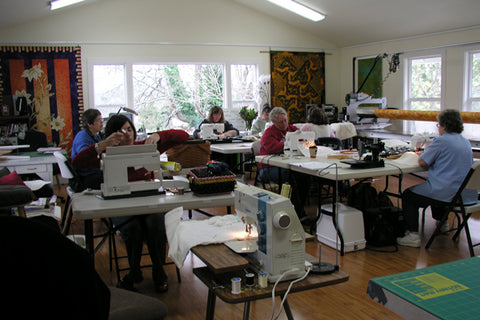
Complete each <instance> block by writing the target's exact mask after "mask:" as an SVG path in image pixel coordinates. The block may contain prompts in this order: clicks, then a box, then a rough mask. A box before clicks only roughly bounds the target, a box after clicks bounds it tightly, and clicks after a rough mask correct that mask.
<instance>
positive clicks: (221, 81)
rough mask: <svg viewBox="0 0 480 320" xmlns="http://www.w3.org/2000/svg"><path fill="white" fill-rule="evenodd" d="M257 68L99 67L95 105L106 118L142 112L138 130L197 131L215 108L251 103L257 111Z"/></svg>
mask: <svg viewBox="0 0 480 320" xmlns="http://www.w3.org/2000/svg"><path fill="white" fill-rule="evenodd" d="M257 70H258V66H257V65H255V64H215V63H211V64H209V63H202V64H162V63H148V64H141V63H138V64H136V63H131V64H125V65H120V64H119V65H99V64H94V65H93V84H94V85H93V90H94V106H93V107H94V108H97V109H99V110H100V111H101V112H102V114H103V115H104V116H106V115H108V114H110V113H112V112H117V111H118V110H119V108H120V107H122V106H127V107H129V108H131V109H133V110H135V111H136V112H137V113H138V115H136V116H135V120H134V121H135V126H136V127H137V129H138V128H140V127H141V126H144V127H145V129H146V130H147V131H149V132H151V131H156V130H164V129H171V128H180V129H184V130H186V131H187V132H189V133H192V132H193V130H194V129H195V127H196V126H197V125H198V124H199V123H200V122H201V121H202V120H203V119H204V118H206V117H207V115H208V110H209V109H210V107H211V106H213V105H219V106H221V107H222V108H223V109H224V110H225V111H226V113H227V112H228V111H229V109H232V110H237V109H240V108H241V107H242V106H245V105H246V106H249V107H255V108H257V107H258V106H257V105H256V102H255V97H256V92H255V90H256V85H255V84H256V83H257V77H258V75H257V74H258V72H257ZM127 101H128V102H127ZM130 101H131V102H130ZM237 113H238V112H230V114H229V116H230V117H231V116H233V115H236V114H237ZM229 121H231V119H230V118H229Z"/></svg>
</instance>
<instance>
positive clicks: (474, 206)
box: [425, 161, 480, 257]
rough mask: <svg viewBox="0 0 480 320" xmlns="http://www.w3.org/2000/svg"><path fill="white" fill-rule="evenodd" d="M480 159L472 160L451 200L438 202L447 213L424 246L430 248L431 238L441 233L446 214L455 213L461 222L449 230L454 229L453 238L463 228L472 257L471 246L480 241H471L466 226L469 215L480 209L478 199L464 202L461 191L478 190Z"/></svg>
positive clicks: (454, 238) (479, 183)
mask: <svg viewBox="0 0 480 320" xmlns="http://www.w3.org/2000/svg"><path fill="white" fill-rule="evenodd" d="M479 166H480V161H474V163H473V165H472V167H471V168H470V171H469V172H468V174H467V176H466V177H465V179H464V180H463V183H462V184H461V186H460V188H459V189H458V191H457V193H456V194H455V196H454V197H453V199H452V201H450V202H449V203H446V202H440V201H439V203H438V204H440V205H442V204H443V205H444V206H446V207H447V208H448V211H447V213H446V214H445V215H444V216H443V217H442V219H441V220H440V221H439V223H437V226H436V228H435V231H434V232H433V234H432V236H431V237H430V239H429V240H428V242H427V245H426V246H425V248H426V249H428V248H430V246H431V244H432V242H433V240H434V239H435V237H436V236H437V235H439V234H441V233H442V232H441V230H440V228H441V226H442V225H443V224H444V223H445V221H447V219H448V215H449V214H450V212H453V213H455V214H456V215H457V216H458V215H460V218H461V222H460V224H459V226H458V227H457V228H454V229H452V230H450V231H453V230H456V232H455V234H454V235H453V240H456V239H458V236H459V235H460V232H461V231H462V229H463V230H465V236H466V238H467V244H468V249H469V251H470V256H472V257H474V256H475V253H474V250H473V248H474V247H476V246H478V245H480V243H476V244H473V243H472V237H471V235H470V229H469V227H468V219H469V218H470V217H471V215H472V214H473V213H475V212H477V211H480V201H478V199H477V200H476V202H473V203H464V200H463V198H462V192H463V191H464V190H477V192H478V190H480V168H479Z"/></svg>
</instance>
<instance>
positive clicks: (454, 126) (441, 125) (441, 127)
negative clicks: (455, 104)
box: [437, 109, 463, 135]
mask: <svg viewBox="0 0 480 320" xmlns="http://www.w3.org/2000/svg"><path fill="white" fill-rule="evenodd" d="M437 119H438V124H437V126H438V132H439V134H440V135H442V134H444V133H445V132H448V133H462V131H463V121H462V116H461V115H460V112H458V111H457V110H453V109H447V110H443V111H442V112H440V113H439V114H438V116H437Z"/></svg>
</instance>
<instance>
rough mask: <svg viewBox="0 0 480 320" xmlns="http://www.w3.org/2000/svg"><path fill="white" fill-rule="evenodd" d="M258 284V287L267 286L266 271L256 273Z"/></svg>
mask: <svg viewBox="0 0 480 320" xmlns="http://www.w3.org/2000/svg"><path fill="white" fill-rule="evenodd" d="M258 286H259V287H260V288H266V287H267V286H268V277H267V273H266V272H263V271H262V272H259V273H258Z"/></svg>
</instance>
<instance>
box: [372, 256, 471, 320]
mask: <svg viewBox="0 0 480 320" xmlns="http://www.w3.org/2000/svg"><path fill="white" fill-rule="evenodd" d="M370 281H372V282H374V283H376V284H377V285H379V286H381V287H383V288H385V289H386V290H388V291H390V292H392V293H394V294H396V295H398V296H399V297H401V298H403V299H405V300H406V301H408V302H411V303H413V304H415V305H417V306H418V307H420V308H422V309H424V310H426V311H428V312H430V313H432V314H433V315H435V316H437V317H439V318H442V319H461V320H467V319H479V318H480V258H479V257H473V258H468V259H463V260H459V261H454V262H449V263H444V264H440V265H437V266H432V267H428V268H424V269H418V270H413V271H408V272H403V273H398V274H394V275H391V276H385V277H378V278H373V279H371V280H370Z"/></svg>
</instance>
